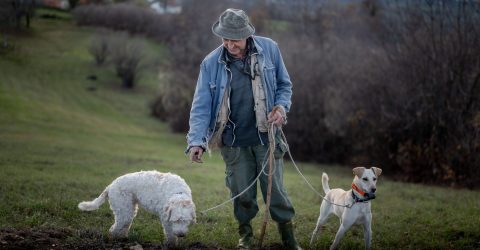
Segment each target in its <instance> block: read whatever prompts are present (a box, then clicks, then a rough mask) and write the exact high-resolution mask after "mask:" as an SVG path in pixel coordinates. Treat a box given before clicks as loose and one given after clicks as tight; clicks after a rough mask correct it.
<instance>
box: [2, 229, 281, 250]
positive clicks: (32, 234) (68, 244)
mask: <svg viewBox="0 0 480 250" xmlns="http://www.w3.org/2000/svg"><path fill="white" fill-rule="evenodd" d="M0 249H2V250H3V249H8V250H25V249H38V250H43V249H48V250H50V249H51V250H59V249H61V250H64V249H65V250H66V249H68V250H96V249H102V250H103V249H115V250H123V249H128V250H159V249H165V248H163V246H162V244H159V243H151V242H132V241H129V240H110V239H108V238H105V237H104V236H103V234H101V233H100V232H97V231H88V230H77V231H76V230H72V229H67V228H62V229H58V228H56V229H51V228H40V229H31V228H26V229H14V228H3V229H0ZM178 249H187V250H200V249H201V250H214V249H215V250H221V249H224V248H220V247H218V246H206V245H204V244H202V243H201V242H196V243H193V244H190V245H189V246H185V247H182V248H178ZM262 249H269V250H279V249H281V246H280V245H272V246H266V247H265V248H262ZM259 250H260V249H259Z"/></svg>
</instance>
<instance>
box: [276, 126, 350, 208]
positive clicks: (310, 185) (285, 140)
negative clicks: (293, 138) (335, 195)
mask: <svg viewBox="0 0 480 250" xmlns="http://www.w3.org/2000/svg"><path fill="white" fill-rule="evenodd" d="M280 132H281V134H282V138H283V140H284V142H285V144H286V145H287V153H288V156H289V157H290V160H291V161H292V163H293V166H294V167H295V169H296V170H297V172H298V174H300V176H301V177H302V178H303V180H304V181H305V183H307V185H308V186H309V187H310V189H311V190H313V192H315V193H316V194H317V195H318V196H320V197H321V198H322V199H323V200H325V201H327V202H329V203H330V204H332V205H335V206H339V207H346V208H351V207H352V206H353V204H355V203H356V202H353V203H352V204H350V205H342V204H337V203H334V202H333V201H330V200H328V199H327V198H325V197H324V196H323V195H322V194H320V193H319V192H318V191H317V190H316V189H315V188H314V187H313V186H312V184H310V182H309V181H308V180H307V178H306V177H305V175H303V173H302V171H300V169H299V168H298V166H297V164H296V163H295V161H294V160H293V157H292V154H291V152H290V146H289V145H288V143H287V138H286V137H285V134H284V133H283V130H282V129H281V128H280Z"/></svg>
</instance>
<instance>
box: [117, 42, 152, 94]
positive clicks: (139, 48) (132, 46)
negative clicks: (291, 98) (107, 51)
mask: <svg viewBox="0 0 480 250" xmlns="http://www.w3.org/2000/svg"><path fill="white" fill-rule="evenodd" d="M113 41H114V42H113V43H112V63H113V66H114V68H115V71H116V73H117V76H119V77H120V78H121V79H122V85H123V87H125V88H128V89H130V88H133V87H134V86H135V80H136V79H137V78H138V76H139V74H140V70H141V61H142V57H143V48H144V44H143V43H142V42H141V41H140V40H137V39H133V38H129V37H128V35H127V34H126V33H117V34H116V35H115V38H114V40H113Z"/></svg>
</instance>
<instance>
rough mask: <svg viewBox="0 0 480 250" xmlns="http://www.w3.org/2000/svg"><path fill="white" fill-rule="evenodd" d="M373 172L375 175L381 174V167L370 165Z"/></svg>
mask: <svg viewBox="0 0 480 250" xmlns="http://www.w3.org/2000/svg"><path fill="white" fill-rule="evenodd" d="M372 170H373V172H374V173H375V176H377V177H378V176H380V175H381V174H382V169H381V168H377V167H372Z"/></svg>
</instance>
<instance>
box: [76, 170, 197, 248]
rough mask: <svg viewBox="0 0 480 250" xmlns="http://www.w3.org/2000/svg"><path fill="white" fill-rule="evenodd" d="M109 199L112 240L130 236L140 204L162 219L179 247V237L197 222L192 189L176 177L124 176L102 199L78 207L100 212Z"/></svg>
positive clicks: (155, 174)
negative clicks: (112, 221) (111, 218)
mask: <svg viewBox="0 0 480 250" xmlns="http://www.w3.org/2000/svg"><path fill="white" fill-rule="evenodd" d="M107 198H108V200H109V203H110V208H111V209H112V211H113V213H114V215H115V224H113V225H112V227H111V228H110V234H111V236H112V237H127V236H128V231H129V229H130V225H131V224H132V221H133V219H134V218H135V216H136V214H137V209H138V204H140V205H141V206H142V207H143V208H145V209H146V210H148V211H150V212H152V213H154V214H157V215H158V216H159V217H160V221H161V223H162V226H163V230H164V233H165V236H166V238H167V241H166V243H167V245H175V244H176V243H177V237H184V236H185V235H186V234H187V232H188V226H189V225H191V224H193V223H195V221H196V215H195V204H194V203H193V201H192V194H191V190H190V188H189V187H188V185H187V183H186V182H185V181H184V180H183V179H182V178H181V177H180V176H178V175H175V174H171V173H160V172H157V171H141V172H136V173H130V174H126V175H123V176H120V177H118V178H117V179H116V180H114V181H113V182H112V183H111V184H110V185H109V186H107V187H106V188H105V190H104V191H103V192H102V193H101V194H100V196H99V197H98V198H96V199H95V200H93V201H84V202H81V203H80V204H78V208H80V209H81V210H83V211H92V210H96V209H98V208H99V207H100V205H102V204H103V203H104V202H105V199H107Z"/></svg>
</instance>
